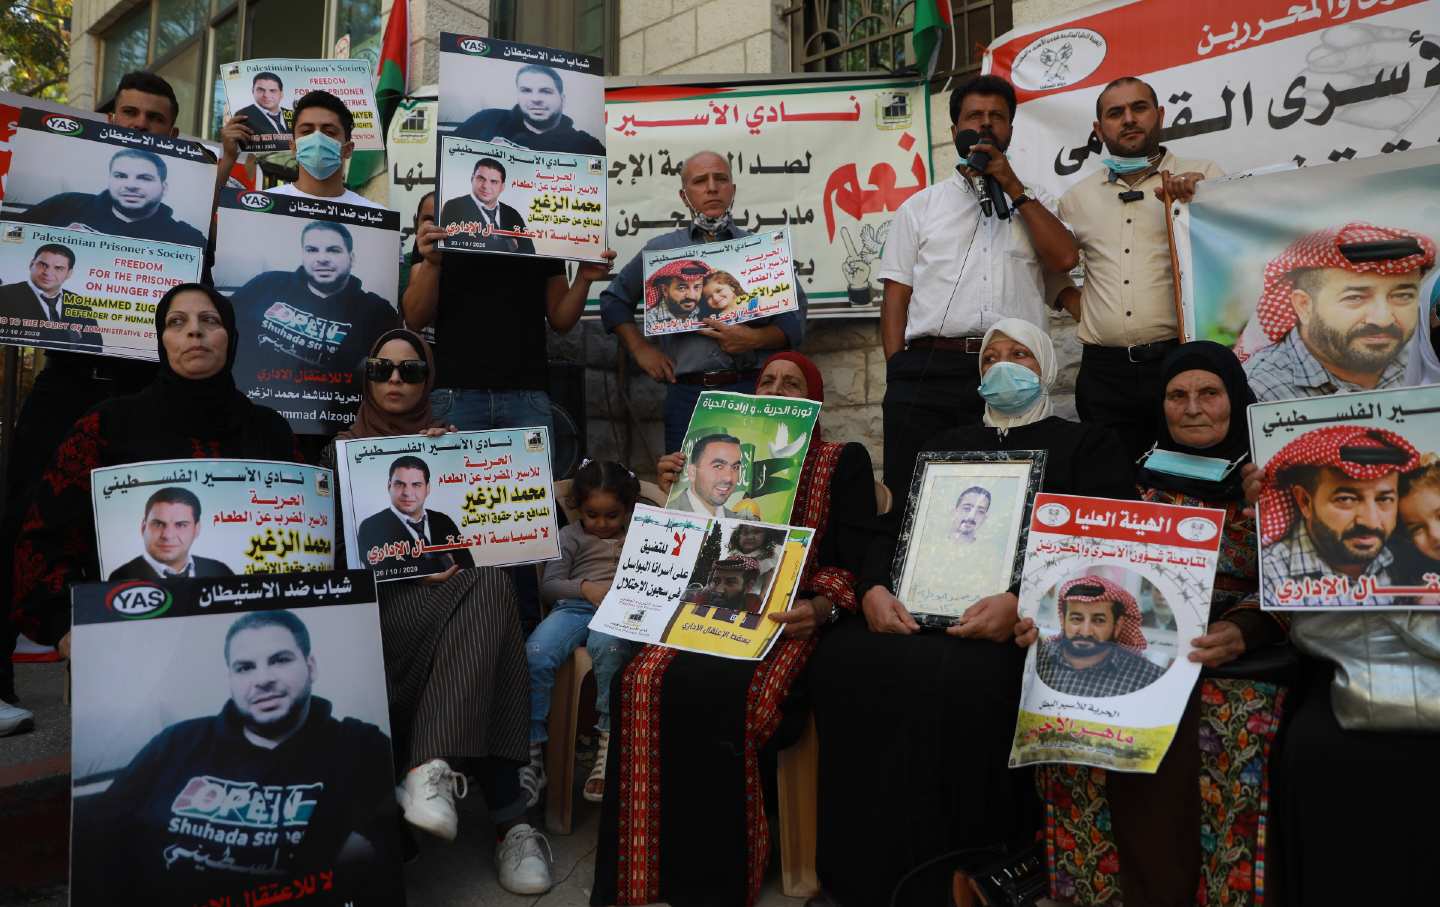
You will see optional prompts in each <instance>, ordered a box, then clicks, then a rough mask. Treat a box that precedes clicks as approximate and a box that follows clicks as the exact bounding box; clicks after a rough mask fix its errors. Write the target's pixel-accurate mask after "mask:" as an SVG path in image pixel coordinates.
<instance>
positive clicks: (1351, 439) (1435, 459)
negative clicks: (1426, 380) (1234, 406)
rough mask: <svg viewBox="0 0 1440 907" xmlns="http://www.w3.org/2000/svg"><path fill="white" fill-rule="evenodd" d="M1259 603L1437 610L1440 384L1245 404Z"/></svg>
mask: <svg viewBox="0 0 1440 907" xmlns="http://www.w3.org/2000/svg"><path fill="white" fill-rule="evenodd" d="M1249 418H1250V430H1251V444H1252V446H1253V448H1254V450H1253V456H1254V460H1255V464H1256V465H1257V466H1259V467H1260V469H1261V470H1262V472H1261V492H1260V501H1259V503H1258V504H1257V505H1256V506H1257V513H1256V518H1257V519H1258V520H1259V526H1260V605H1261V607H1262V608H1266V609H1272V610H1317V609H1332V610H1334V609H1346V608H1369V609H1400V608H1417V607H1436V606H1440V387H1436V386H1427V387H1412V388H1402V389H1392V390H1386V391H1371V392H1368V393H1356V394H1343V395H1339V396H1333V397H1323V398H1316V399H1307V400H1287V401H1283V402H1279V403H1261V404H1257V405H1255V406H1252V407H1250V411H1249Z"/></svg>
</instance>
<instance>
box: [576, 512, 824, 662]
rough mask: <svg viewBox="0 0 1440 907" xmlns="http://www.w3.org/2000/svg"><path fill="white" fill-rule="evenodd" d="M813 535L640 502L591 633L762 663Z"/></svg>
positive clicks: (790, 600)
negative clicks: (772, 616) (613, 578)
mask: <svg viewBox="0 0 1440 907" xmlns="http://www.w3.org/2000/svg"><path fill="white" fill-rule="evenodd" d="M814 535H815V533H814V530H811V529H805V528H803V527H796V526H775V525H770V524H766V523H756V522H752V521H748V520H739V519H734V518H720V519H716V518H713V517H708V516H704V515H701V514H695V513H688V512H679V511H674V510H661V509H659V508H657V507H649V506H647V505H644V504H641V505H639V506H637V507H636V508H635V514H634V516H633V517H631V519H630V529H629V531H628V532H626V534H625V547H624V548H623V549H622V550H621V552H620V565H619V569H618V570H617V572H616V574H615V580H614V582H612V583H611V584H610V591H609V592H607V593H605V599H604V600H603V601H602V602H601V603H600V607H599V608H597V609H596V611H595V616H594V617H593V618H591V620H590V626H591V627H592V628H593V629H596V630H599V631H601V632H602V633H609V634H610V635H611V636H618V637H620V638H621V639H629V640H633V641H635V642H643V643H652V644H654V645H659V646H668V647H670V648H672V649H684V650H685V651H687V652H702V653H705V654H708V655H719V656H722V657H724V658H738V659H747V660H757V659H760V658H764V657H765V654H766V653H767V652H769V651H770V647H771V646H773V645H775V641H776V640H777V639H779V638H780V634H781V630H782V629H783V628H782V625H781V624H780V623H779V622H777V621H773V620H770V619H769V618H768V616H769V615H771V614H779V613H782V612H784V611H788V610H789V609H790V606H791V604H793V603H794V601H795V593H796V591H797V590H798V589H799V585H800V572H801V570H803V569H804V567H805V558H806V555H807V554H808V552H809V550H810V542H811V540H812V539H813V538H814Z"/></svg>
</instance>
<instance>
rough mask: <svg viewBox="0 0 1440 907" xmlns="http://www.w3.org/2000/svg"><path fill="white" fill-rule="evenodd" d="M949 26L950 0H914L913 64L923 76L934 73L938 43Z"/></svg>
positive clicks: (938, 51) (938, 53)
mask: <svg viewBox="0 0 1440 907" xmlns="http://www.w3.org/2000/svg"><path fill="white" fill-rule="evenodd" d="M950 27H951V19H950V0H915V27H914V28H913V29H911V31H910V36H911V44H912V45H913V46H914V48H915V64H916V65H917V66H918V67H919V69H920V71H921V72H923V73H924V74H925V78H927V79H928V78H930V77H931V76H933V75H935V64H936V62H937V58H938V57H939V56H940V45H941V43H942V40H941V39H942V38H944V36H945V32H946V31H947V30H949V29H950Z"/></svg>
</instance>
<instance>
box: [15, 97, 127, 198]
mask: <svg viewBox="0 0 1440 907" xmlns="http://www.w3.org/2000/svg"><path fill="white" fill-rule="evenodd" d="M26 107H34V108H36V109H38V110H46V111H49V112H50V113H65V114H69V115H70V116H72V117H74V118H76V119H79V120H95V121H96V122H101V123H103V122H104V121H105V115H104V114H103V113H96V112H95V111H93V110H80V109H78V108H75V107H67V106H66V105H64V104H56V103H54V102H53V101H46V100H42V99H40V98H30V97H26V96H25V95H18V94H12V93H11V92H8V91H0V199H3V198H4V197H5V181H6V179H7V175H8V174H9V172H10V157H11V152H12V150H13V148H14V145H13V143H14V140H15V130H17V129H19V128H20V111H21V110H24V109H25V108H26Z"/></svg>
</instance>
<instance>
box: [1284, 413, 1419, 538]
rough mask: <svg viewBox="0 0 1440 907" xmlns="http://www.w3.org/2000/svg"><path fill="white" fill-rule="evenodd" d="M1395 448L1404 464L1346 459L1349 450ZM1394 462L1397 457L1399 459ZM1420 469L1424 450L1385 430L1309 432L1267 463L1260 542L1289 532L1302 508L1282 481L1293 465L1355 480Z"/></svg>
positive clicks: (1356, 428) (1343, 428) (1343, 427)
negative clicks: (1331, 471)
mask: <svg viewBox="0 0 1440 907" xmlns="http://www.w3.org/2000/svg"><path fill="white" fill-rule="evenodd" d="M1354 448H1360V449H1362V450H1375V451H1382V450H1391V451H1395V457H1394V458H1403V461H1402V462H1398V463H1396V462H1387V463H1357V462H1355V461H1353V460H1347V459H1345V455H1344V452H1345V451H1346V450H1349V449H1354ZM1394 458H1392V459H1394ZM1419 465H1420V452H1419V451H1417V450H1416V449H1415V448H1414V447H1413V446H1412V445H1411V444H1410V442H1409V441H1407V440H1405V439H1404V438H1402V437H1400V436H1399V435H1397V434H1395V433H1394V432H1393V431H1386V430H1385V429H1383V428H1367V427H1365V426H1363V425H1336V426H1333V427H1330V428H1317V429H1315V430H1314V431H1309V432H1306V433H1305V434H1303V435H1301V436H1300V437H1298V438H1296V439H1295V440H1294V441H1291V442H1290V443H1289V444H1286V445H1285V446H1284V447H1282V448H1280V450H1279V451H1278V452H1277V453H1276V454H1275V456H1273V457H1271V458H1270V462H1269V463H1266V464H1265V472H1264V475H1263V476H1262V477H1261V488H1262V489H1263V490H1262V491H1261V492H1260V540H1261V541H1262V542H1263V543H1265V544H1267V545H1268V544H1270V543H1271V542H1274V541H1276V540H1277V539H1282V538H1284V537H1285V535H1286V534H1287V533H1288V532H1289V531H1290V527H1291V525H1293V524H1294V522H1295V518H1296V516H1298V515H1299V512H1300V508H1299V507H1298V506H1297V505H1296V503H1295V497H1294V495H1292V494H1291V492H1290V488H1289V487H1288V486H1282V485H1280V484H1279V482H1278V481H1277V478H1278V477H1279V476H1280V474H1281V473H1283V472H1284V471H1285V470H1287V469H1289V468H1290V467H1292V466H1331V467H1334V468H1335V469H1338V470H1340V471H1341V472H1343V473H1345V475H1347V476H1349V477H1350V478H1352V479H1360V480H1363V481H1369V480H1373V479H1378V478H1380V477H1382V476H1387V475H1389V474H1390V473H1392V472H1409V471H1410V470H1412V469H1414V468H1415V467H1417V466H1419Z"/></svg>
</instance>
